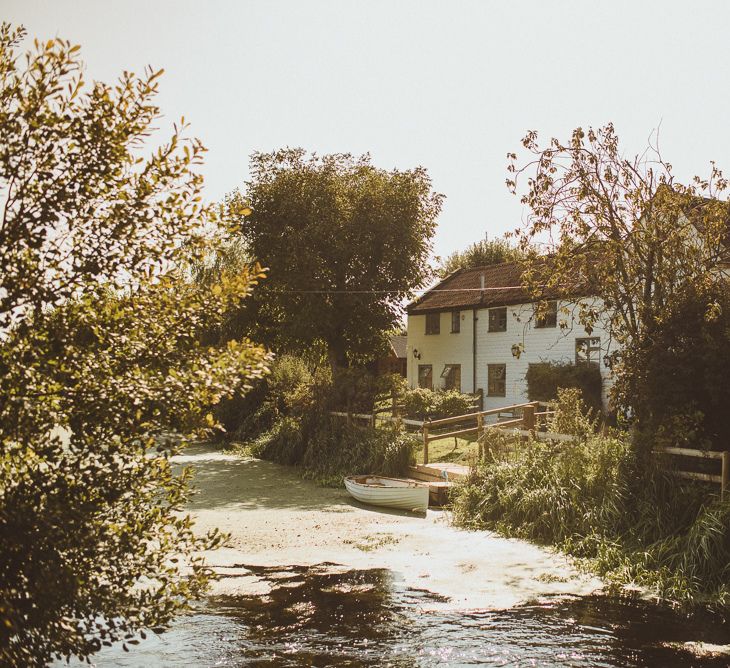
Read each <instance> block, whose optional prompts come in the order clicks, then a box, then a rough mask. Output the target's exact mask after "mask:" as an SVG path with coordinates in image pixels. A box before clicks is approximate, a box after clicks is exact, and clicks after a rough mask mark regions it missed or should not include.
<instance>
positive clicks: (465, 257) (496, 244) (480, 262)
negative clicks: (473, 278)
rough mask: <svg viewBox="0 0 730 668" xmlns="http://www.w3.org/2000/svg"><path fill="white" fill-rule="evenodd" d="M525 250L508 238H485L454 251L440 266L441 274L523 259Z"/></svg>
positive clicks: (446, 274)
mask: <svg viewBox="0 0 730 668" xmlns="http://www.w3.org/2000/svg"><path fill="white" fill-rule="evenodd" d="M524 256H525V252H524V251H522V250H521V249H520V248H519V247H517V246H513V245H512V244H510V242H509V241H508V240H507V239H491V240H490V239H483V240H481V241H475V242H474V243H473V244H469V245H468V246H467V247H466V248H465V249H464V250H463V251H454V252H453V253H451V255H449V256H448V257H447V258H446V259H445V260H444V261H443V262H442V263H441V266H440V267H439V271H438V273H439V275H440V276H441V277H442V278H443V277H445V276H448V275H449V274H451V273H453V272H455V271H456V270H457V269H473V268H475V267H486V266H489V265H492V264H500V263H501V262H513V261H515V260H521V259H523V257H524Z"/></svg>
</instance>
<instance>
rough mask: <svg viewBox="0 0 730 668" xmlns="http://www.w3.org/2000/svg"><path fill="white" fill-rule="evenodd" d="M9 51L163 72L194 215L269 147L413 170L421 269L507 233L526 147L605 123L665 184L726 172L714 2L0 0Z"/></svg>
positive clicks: (729, 9)
mask: <svg viewBox="0 0 730 668" xmlns="http://www.w3.org/2000/svg"><path fill="white" fill-rule="evenodd" d="M0 8H2V12H0V17H2V19H4V20H9V21H11V22H12V23H22V24H24V25H25V26H26V28H27V29H28V31H29V37H31V38H32V37H34V36H37V37H39V38H46V39H47V38H49V37H55V36H59V37H63V38H67V39H70V40H71V41H72V42H74V43H78V44H81V46H82V52H81V53H82V57H83V59H84V61H85V62H86V77H87V78H88V79H101V80H103V81H106V82H108V83H109V82H111V81H112V80H113V79H114V78H115V77H116V76H118V75H119V74H120V73H121V71H122V70H124V69H127V70H132V71H136V72H141V70H142V68H143V67H144V66H145V65H147V64H151V65H152V66H154V67H155V68H160V67H164V68H165V71H166V74H165V75H164V77H163V78H162V80H161V86H160V88H161V94H160V96H159V100H158V101H159V105H160V106H161V108H162V112H163V114H164V120H163V122H162V124H161V127H162V128H163V129H164V128H165V127H166V125H165V124H171V123H172V122H173V121H175V120H177V119H179V118H180V116H183V115H184V116H185V118H186V119H187V120H188V121H189V122H190V123H191V126H192V127H191V133H192V134H194V135H196V136H198V137H200V138H201V139H202V140H203V142H204V143H205V145H206V146H207V147H208V149H209V152H208V154H207V156H206V166H205V169H204V172H205V176H206V184H207V185H206V196H207V197H208V198H209V199H211V200H217V199H219V198H221V197H222V196H223V195H224V194H225V193H227V192H229V191H231V190H233V189H234V188H235V187H237V186H240V185H242V184H243V181H244V180H245V179H246V177H247V171H248V156H249V155H250V154H251V153H252V152H254V151H270V150H273V149H275V148H280V147H283V146H302V147H304V148H306V149H309V150H313V151H317V152H318V153H328V152H351V153H355V154H360V153H364V152H369V153H370V154H371V155H372V160H373V163H374V164H375V165H377V166H379V167H383V168H387V169H390V168H393V167H398V168H403V169H405V168H409V167H413V166H416V165H423V166H424V167H426V168H427V169H428V171H429V173H430V174H431V177H432V179H433V182H434V187H435V189H436V190H438V191H440V192H442V193H444V194H445V195H446V197H447V199H446V202H445V205H444V209H443V213H442V214H441V217H440V219H439V230H438V233H437V236H436V241H435V246H436V248H435V252H436V253H437V254H439V255H447V254H448V253H450V252H451V251H453V250H456V249H461V248H464V247H465V246H466V245H468V244H469V243H471V242H472V241H475V240H478V239H481V238H483V237H484V235H485V233H488V234H489V236H490V238H492V237H496V236H500V235H501V234H502V233H504V232H505V231H507V230H510V229H513V228H515V227H517V226H519V225H520V222H521V220H522V218H523V216H524V215H525V212H524V211H523V209H522V206H521V205H520V204H519V201H518V199H517V198H516V197H514V196H512V195H510V194H509V193H508V191H507V189H506V187H505V185H504V182H505V178H506V176H507V174H506V169H505V167H506V154H507V153H508V152H509V151H515V152H518V153H519V151H518V149H519V148H520V146H521V145H520V139H521V138H522V136H523V135H524V134H525V132H526V131H527V130H528V129H535V130H538V132H539V133H540V134H541V135H542V136H543V137H544V138H547V137H548V136H551V135H557V136H559V137H561V138H565V139H567V137H568V136H569V133H570V131H571V130H572V129H573V128H574V127H576V126H578V125H580V126H583V127H588V126H590V125H592V126H594V127H596V126H599V125H602V124H604V123H606V122H607V121H613V122H614V124H615V126H616V129H617V132H618V134H619V136H620V137H621V139H622V142H623V148H624V150H625V151H626V153H629V154H634V153H637V152H641V151H642V150H643V148H644V147H645V145H646V139H647V137H648V136H649V134H650V133H651V131H652V130H653V129H655V128H656V127H658V126H659V124H661V133H660V141H661V148H662V152H663V154H664V156H665V158H667V159H668V160H669V161H670V162H671V163H672V164H673V165H674V167H675V173H676V174H677V175H678V176H679V177H681V178H685V179H686V178H688V177H689V176H691V175H692V174H695V173H701V174H705V173H707V167H708V163H709V161H710V160H712V159H714V160H716V161H717V162H718V164H719V165H720V166H721V167H722V166H724V167H726V168H727V170H728V171H729V172H730V123H728V120H729V115H728V110H729V109H730V78H729V76H728V75H729V74H730V40H729V39H728V34H729V33H730V31H729V29H730V2H725V1H720V0H718V1H715V2H709V1H708V2H694V3H687V2H676V1H669V0H664V1H662V2H648V1H647V2H641V1H639V0H634V1H632V2H615V1H614V2H600V3H597V2H588V1H586V0H582V1H576V2H568V1H564V2H559V1H553V2H547V1H545V0H541V1H534V2H516V1H515V2H508V1H505V0H503V1H502V2H492V1H488V0H481V1H473V2H469V1H458V0H452V1H449V2H447V1H442V2H435V1H428V0H390V1H379V0H360V1H358V2H355V1H350V0H331V1H314V0H298V1H293V0H292V1H288V2H286V1H283V0H282V1H279V2H276V1H272V0H268V1H267V0H259V1H248V0H241V1H238V2H236V1H228V2H224V1H222V0H221V1H216V2H214V1H209V2H205V1H203V0H197V1H194V2H187V1H182V0H178V1H175V2H172V1H169V0H164V1H163V0H146V1H144V2H140V1H138V0H125V1H124V2H121V1H102V0H77V1H75V2H74V1H71V0H48V1H40V0H0Z"/></svg>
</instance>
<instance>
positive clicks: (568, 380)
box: [525, 362, 603, 414]
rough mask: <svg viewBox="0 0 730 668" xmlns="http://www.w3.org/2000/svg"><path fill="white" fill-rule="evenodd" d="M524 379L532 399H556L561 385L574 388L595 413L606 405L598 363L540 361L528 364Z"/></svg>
mask: <svg viewBox="0 0 730 668" xmlns="http://www.w3.org/2000/svg"><path fill="white" fill-rule="evenodd" d="M525 378H526V380H527V397H528V398H529V400H530V401H554V400H555V399H557V398H558V389H559V388H561V387H562V388H569V387H573V388H577V389H579V390H580V391H581V394H582V397H583V401H585V403H586V404H587V405H588V407H589V408H591V409H593V410H594V411H596V414H598V413H600V411H601V410H602V408H603V400H602V398H601V392H602V387H603V384H602V380H601V371H600V369H599V368H598V366H597V365H595V364H570V363H567V362H538V363H537V364H530V365H529V366H528V368H527V374H526V376H525Z"/></svg>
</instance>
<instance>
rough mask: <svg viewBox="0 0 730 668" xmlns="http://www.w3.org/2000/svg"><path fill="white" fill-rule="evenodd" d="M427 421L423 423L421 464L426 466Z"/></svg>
mask: <svg viewBox="0 0 730 668" xmlns="http://www.w3.org/2000/svg"><path fill="white" fill-rule="evenodd" d="M429 422H430V420H427V421H425V422H424V423H423V463H424V464H428V423H429Z"/></svg>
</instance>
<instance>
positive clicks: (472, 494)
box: [452, 435, 730, 613]
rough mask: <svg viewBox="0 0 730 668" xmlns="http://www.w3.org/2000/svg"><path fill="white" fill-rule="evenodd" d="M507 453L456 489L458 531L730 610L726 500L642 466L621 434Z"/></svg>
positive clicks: (675, 598) (672, 597)
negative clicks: (523, 545)
mask: <svg viewBox="0 0 730 668" xmlns="http://www.w3.org/2000/svg"><path fill="white" fill-rule="evenodd" d="M512 447H513V449H512V450H506V449H500V448H498V447H495V448H493V449H492V451H491V452H493V453H496V454H493V455H492V456H491V457H490V458H489V459H488V460H487V461H485V462H483V463H481V464H480V465H479V466H478V467H477V468H476V469H475V470H473V472H472V474H471V475H470V477H469V478H468V479H467V481H466V482H465V483H464V484H462V485H460V486H457V487H456V488H455V492H454V493H453V494H452V501H453V516H454V521H455V523H456V524H457V525H460V526H464V527H467V528H473V529H490V530H493V531H498V532H500V533H501V534H503V535H506V536H511V537H517V538H523V539H526V540H531V541H534V542H536V543H541V544H547V545H554V546H556V547H558V548H559V549H561V550H563V551H564V552H566V553H568V554H571V555H573V556H575V557H577V558H579V559H580V560H582V563H583V564H584V565H585V566H586V567H587V568H589V569H591V570H593V571H594V572H596V573H598V574H599V575H601V576H602V577H604V579H605V580H606V581H607V582H608V583H609V584H611V585H614V586H615V587H616V588H617V589H618V590H620V589H621V588H624V587H627V586H629V587H639V588H643V589H645V590H648V591H651V592H654V594H655V595H656V596H658V597H659V598H662V599H664V600H667V601H671V602H673V603H676V604H678V605H682V606H685V607H688V608H691V607H695V606H707V607H710V608H714V609H717V610H721V611H723V612H724V613H727V612H730V498H728V499H726V500H725V501H724V502H722V501H720V500H719V499H718V498H717V495H716V494H713V493H710V492H709V491H708V488H707V487H705V486H702V485H697V484H682V483H680V482H679V481H678V480H677V479H676V478H675V477H674V476H673V475H671V473H670V472H668V471H665V470H662V469H660V468H658V467H657V466H655V465H652V464H651V463H648V464H642V463H641V462H640V461H638V460H637V459H636V457H635V455H634V450H633V448H632V447H631V444H630V442H629V441H628V440H627V437H612V438H605V437H601V436H594V435H589V436H586V437H585V438H584V439H582V440H579V441H578V442H574V443H571V444H563V445H555V444H553V445H551V444H549V443H544V442H539V441H532V442H528V443H526V444H522V445H521V444H519V442H515V443H513V444H512ZM713 491H714V490H713Z"/></svg>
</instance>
